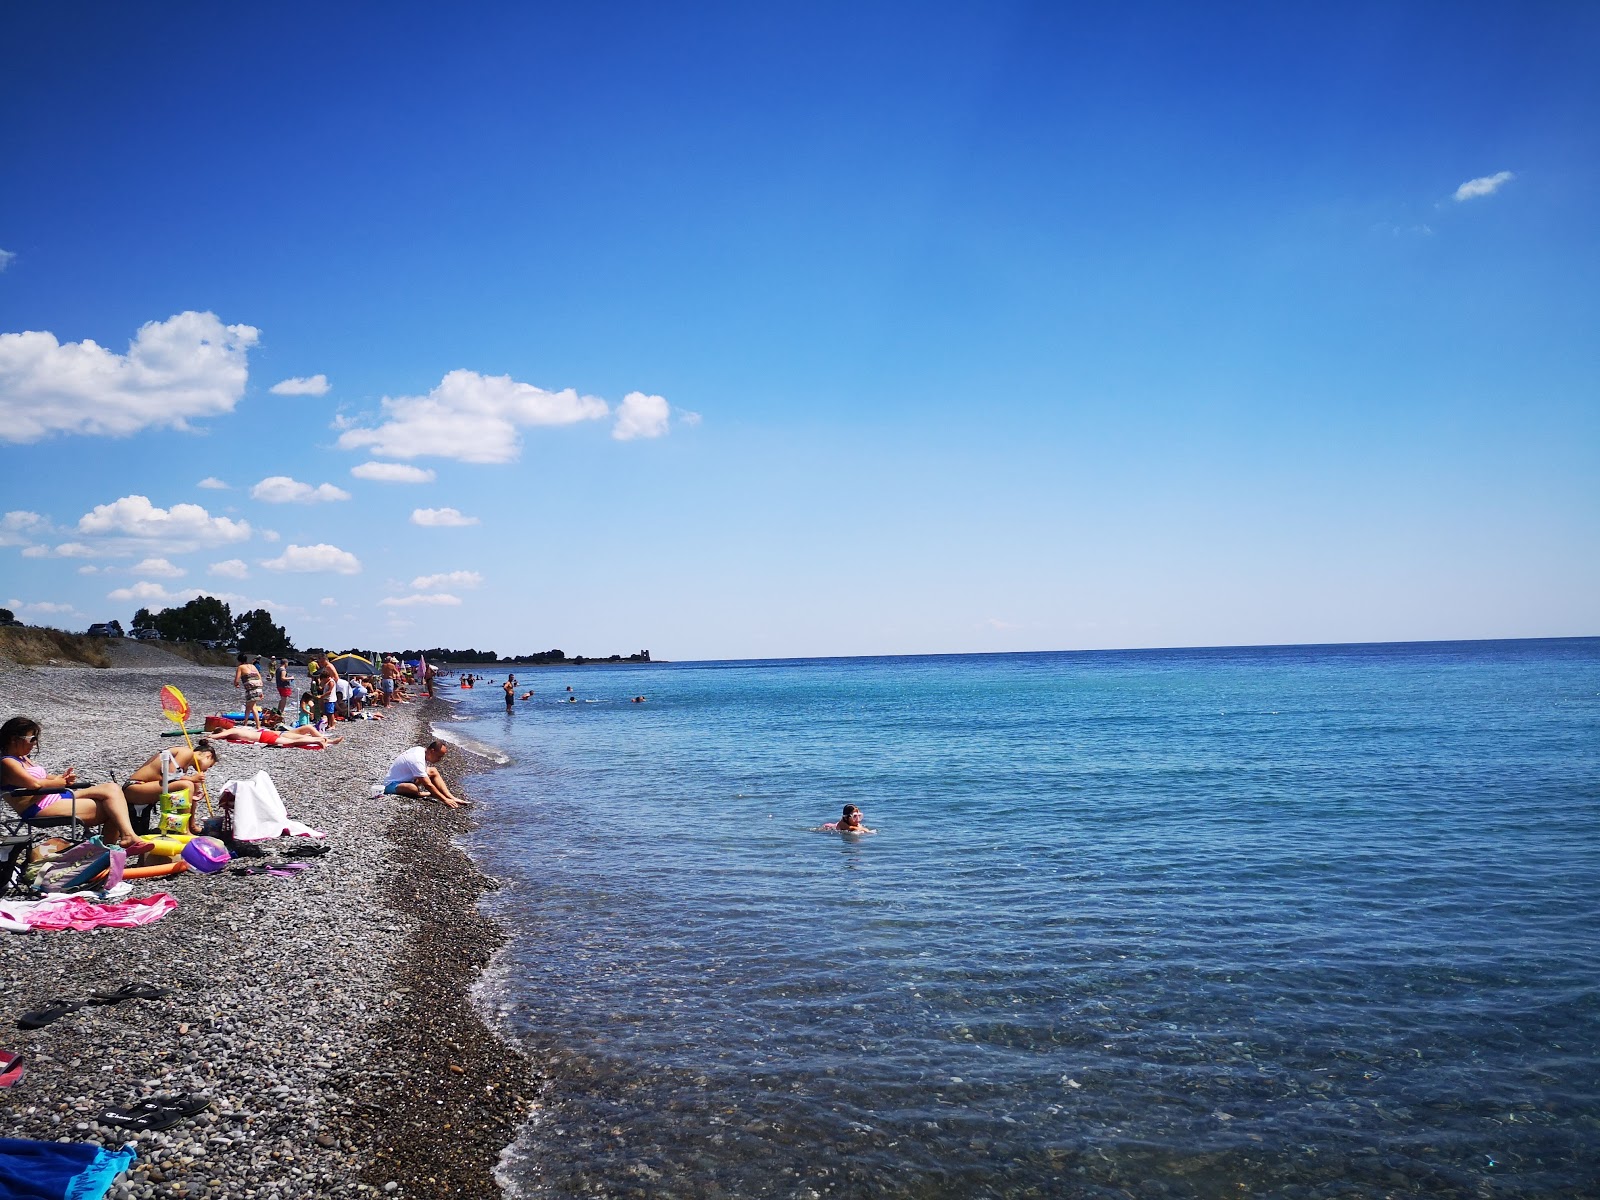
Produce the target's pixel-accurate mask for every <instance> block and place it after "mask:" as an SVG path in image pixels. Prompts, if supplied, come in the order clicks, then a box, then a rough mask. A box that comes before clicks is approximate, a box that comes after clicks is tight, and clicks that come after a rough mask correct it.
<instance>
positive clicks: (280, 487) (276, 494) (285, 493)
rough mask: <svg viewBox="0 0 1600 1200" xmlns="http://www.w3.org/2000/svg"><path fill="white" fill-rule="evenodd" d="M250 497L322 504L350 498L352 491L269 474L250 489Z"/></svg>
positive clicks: (253, 498)
mask: <svg viewBox="0 0 1600 1200" xmlns="http://www.w3.org/2000/svg"><path fill="white" fill-rule="evenodd" d="M250 498H251V499H252V500H264V501H265V502H266V503H268V504H321V503H325V502H327V501H329V500H348V499H350V493H349V492H347V491H345V490H344V489H343V488H337V487H334V486H333V484H331V483H319V484H317V486H316V487H312V486H311V485H310V484H309V483H301V482H300V481H299V480H296V479H290V478H289V477H288V476H287V475H269V476H268V477H267V478H265V479H263V480H262V481H261V482H260V483H258V484H256V485H255V487H253V488H251V489H250Z"/></svg>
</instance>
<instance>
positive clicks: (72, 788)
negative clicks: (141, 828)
mask: <svg viewBox="0 0 1600 1200" xmlns="http://www.w3.org/2000/svg"><path fill="white" fill-rule="evenodd" d="M39 733H40V730H39V723H38V722H37V721H34V720H31V719H29V718H28V717H12V718H11V719H10V720H9V721H7V722H6V723H5V724H4V725H0V756H3V757H0V792H3V793H4V795H5V799H6V801H7V803H9V804H10V805H11V807H12V808H13V809H14V810H16V813H17V815H18V816H19V817H20V818H21V819H22V820H23V821H30V822H31V821H36V820H38V819H40V818H46V819H50V818H57V817H66V818H69V819H76V820H78V821H80V822H82V823H83V824H84V825H87V826H90V827H93V826H97V825H98V826H100V827H101V829H102V831H103V832H104V833H105V834H107V835H109V836H111V837H115V838H116V840H117V844H118V845H119V846H121V847H122V848H123V849H125V850H126V851H127V852H128V853H129V854H144V853H146V852H147V851H149V850H152V849H154V847H152V846H151V845H150V843H149V842H146V841H144V840H142V839H141V838H140V837H139V835H138V834H136V833H135V832H134V831H133V826H132V825H131V824H130V823H129V821H128V800H127V797H126V796H124V795H123V794H122V789H121V788H120V787H118V786H117V785H116V784H115V783H96V784H91V785H90V786H88V787H79V786H78V776H77V772H76V771H75V770H74V769H73V768H71V767H68V768H67V769H66V770H65V771H63V772H61V774H59V775H47V774H45V770H44V768H43V767H41V766H40V765H39V764H38V763H36V762H34V761H33V757H32V755H33V752H34V751H35V750H37V749H38V748H39Z"/></svg>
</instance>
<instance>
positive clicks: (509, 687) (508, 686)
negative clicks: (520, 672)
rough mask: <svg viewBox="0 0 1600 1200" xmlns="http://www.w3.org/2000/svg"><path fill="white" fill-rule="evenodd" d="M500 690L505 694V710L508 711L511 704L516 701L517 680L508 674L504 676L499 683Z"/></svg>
mask: <svg viewBox="0 0 1600 1200" xmlns="http://www.w3.org/2000/svg"><path fill="white" fill-rule="evenodd" d="M500 690H501V691H503V692H505V694H506V711H507V712H510V711H511V707H512V705H514V704H515V703H516V702H517V681H516V680H514V679H512V678H511V677H510V676H509V675H508V676H506V681H505V682H504V683H502V684H501V685H500Z"/></svg>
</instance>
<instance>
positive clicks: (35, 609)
mask: <svg viewBox="0 0 1600 1200" xmlns="http://www.w3.org/2000/svg"><path fill="white" fill-rule="evenodd" d="M6 607H7V608H9V609H10V610H11V611H12V612H29V613H41V614H44V615H46V616H54V615H57V614H60V613H75V612H77V611H78V610H77V609H76V608H74V607H73V606H72V605H70V604H57V603H56V602H55V601H53V600H34V601H28V600H7V601H6Z"/></svg>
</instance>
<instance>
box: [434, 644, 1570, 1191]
mask: <svg viewBox="0 0 1600 1200" xmlns="http://www.w3.org/2000/svg"><path fill="white" fill-rule="evenodd" d="M503 677H504V676H503V675H501V676H498V677H496V678H495V680H494V682H495V683H498V682H499V680H500V679H503ZM519 680H520V681H521V683H522V685H523V687H524V688H525V687H528V686H531V687H533V688H534V689H535V690H536V692H537V694H536V696H535V697H534V698H533V699H532V700H531V701H528V702H525V703H519V704H518V705H517V708H516V710H515V712H513V713H511V714H507V713H506V712H505V711H504V708H503V700H502V695H501V693H500V691H499V690H498V688H497V687H496V688H493V689H490V688H486V687H480V688H479V689H475V690H472V691H459V690H456V689H455V688H453V687H452V688H450V689H449V690H448V691H447V692H446V695H447V696H448V697H449V698H451V699H452V700H455V701H457V708H456V712H455V719H453V720H449V721H443V722H441V723H440V728H441V730H443V731H445V732H447V733H449V734H451V735H454V736H465V737H468V738H470V739H472V740H474V741H477V742H481V743H485V744H487V745H489V746H493V747H496V748H497V749H499V750H500V751H502V752H503V753H504V754H505V756H507V757H508V758H509V762H508V763H507V764H506V765H505V766H503V767H500V768H499V769H496V770H494V771H491V772H488V773H486V774H483V775H479V776H477V777H475V778H473V779H472V780H471V781H470V783H469V787H470V788H471V790H472V792H473V794H474V795H475V796H476V797H477V798H478V799H479V801H480V806H479V810H478V812H479V815H480V819H481V821H482V828H481V829H480V830H479V831H478V832H477V833H476V834H475V835H474V836H473V838H472V839H471V841H470V843H469V847H468V848H469V849H470V850H471V852H472V853H473V854H474V855H475V856H476V857H477V858H478V859H479V861H480V862H482V863H483V865H484V866H485V868H486V869H487V870H488V871H489V872H491V873H492V874H494V875H496V876H498V877H500V878H501V879H503V880H504V881H505V887H504V889H503V890H502V891H500V892H499V893H497V894H496V895H495V896H494V897H493V898H492V899H491V900H490V901H489V906H490V908H491V911H492V912H493V913H494V914H495V915H496V916H497V917H498V918H499V919H500V920H502V921H503V922H505V923H506V924H507V926H508V927H509V928H510V930H511V931H512V941H511V943H510V945H509V946H508V948H507V951H506V952H505V954H504V956H503V959H502V961H501V962H500V964H499V965H498V967H497V969H496V970H495V972H494V973H493V974H492V975H491V977H490V978H488V979H487V980H486V981H485V984H484V987H483V992H482V1000H483V1002H484V1003H485V1004H486V1005H487V1006H489V1007H490V1008H492V1009H494V1010H496V1011H497V1012H498V1013H499V1014H500V1016H501V1019H502V1022H503V1025H504V1026H505V1027H506V1028H507V1029H508V1030H509V1031H510V1033H511V1034H512V1036H514V1037H515V1038H517V1039H518V1040H520V1041H521V1042H522V1043H523V1044H524V1045H525V1046H526V1047H527V1048H528V1050H529V1051H530V1052H531V1054H532V1055H533V1056H534V1057H535V1059H536V1060H538V1061H539V1062H540V1063H541V1064H542V1065H543V1067H544V1069H545V1070H546V1071H547V1072H548V1073H549V1075H550V1079H551V1082H550V1085H549V1089H548V1092H547V1094H546V1096H545V1097H544V1106H543V1108H542V1110H541V1111H540V1113H539V1115H538V1117H537V1119H536V1120H535V1121H533V1122H532V1123H531V1124H530V1125H529V1126H528V1127H527V1129H526V1130H525V1131H524V1133H523V1135H522V1137H521V1138H520V1139H519V1141H518V1143H517V1145H516V1146H515V1147H514V1148H513V1149H512V1150H511V1151H510V1152H509V1153H508V1155H507V1158H506V1161H505V1163H504V1164H503V1167H502V1174H503V1180H504V1182H505V1183H506V1184H507V1186H508V1188H509V1189H510V1190H511V1191H512V1192H513V1194H517V1195H525V1196H538V1197H546V1196H548V1197H568V1196H594V1195H610V1196H728V1197H757V1196H774V1197H827V1196H848V1197H868V1196H871V1197H919V1198H921V1197H971V1196H1108V1197H1109V1196H1117V1197H1128V1196H1133V1197H1224V1196H1226V1197H1239V1196H1263V1195H1271V1196H1283V1197H1335V1196H1337V1197H1369V1196H1370V1197H1381V1196H1408V1195H1427V1196H1461V1197H1475V1198H1482V1197H1513V1196H1516V1197H1521V1196H1530V1197H1531V1196H1540V1197H1546V1196H1549V1197H1556V1196H1561V1197H1579V1196H1592V1195H1596V1194H1600V639H1573V640H1558V641H1515V642H1465V643H1428V644H1404V645H1366V646H1313V647H1273V648H1263V649H1208V650H1162V651H1126V652H1094V653H1058V654H1009V655H975V656H953V657H950V656H938V657H906V658H854V659H824V660H796V661H782V662H713V663H681V664H657V665H655V666H650V667H626V666H588V667H584V668H581V669H579V668H574V669H568V670H561V669H545V670H537V671H534V670H525V671H523V672H521V673H519ZM447 682H449V683H453V682H454V681H453V680H447ZM568 686H570V687H572V688H573V689H574V692H573V695H574V696H575V697H576V698H577V702H576V703H568V702H567V695H568V693H567V692H566V691H565V690H564V689H565V688H567V687H568ZM520 690H521V689H519V691H520ZM639 694H643V695H645V696H646V697H647V698H648V699H647V701H646V702H645V703H643V704H635V703H631V702H630V698H631V697H633V696H635V695H639ZM847 802H848V803H854V804H857V805H859V806H860V807H861V808H862V809H863V811H864V813H865V815H866V820H867V824H868V825H869V826H871V827H872V828H874V829H876V830H878V832H877V833H875V834H872V835H870V836H860V837H849V838H847V837H841V836H839V835H837V834H831V833H822V832H815V831H814V827H816V826H818V825H820V824H822V823H823V822H825V821H831V820H833V819H835V818H836V817H837V816H838V815H839V811H840V807H841V805H843V804H844V803H847Z"/></svg>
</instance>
